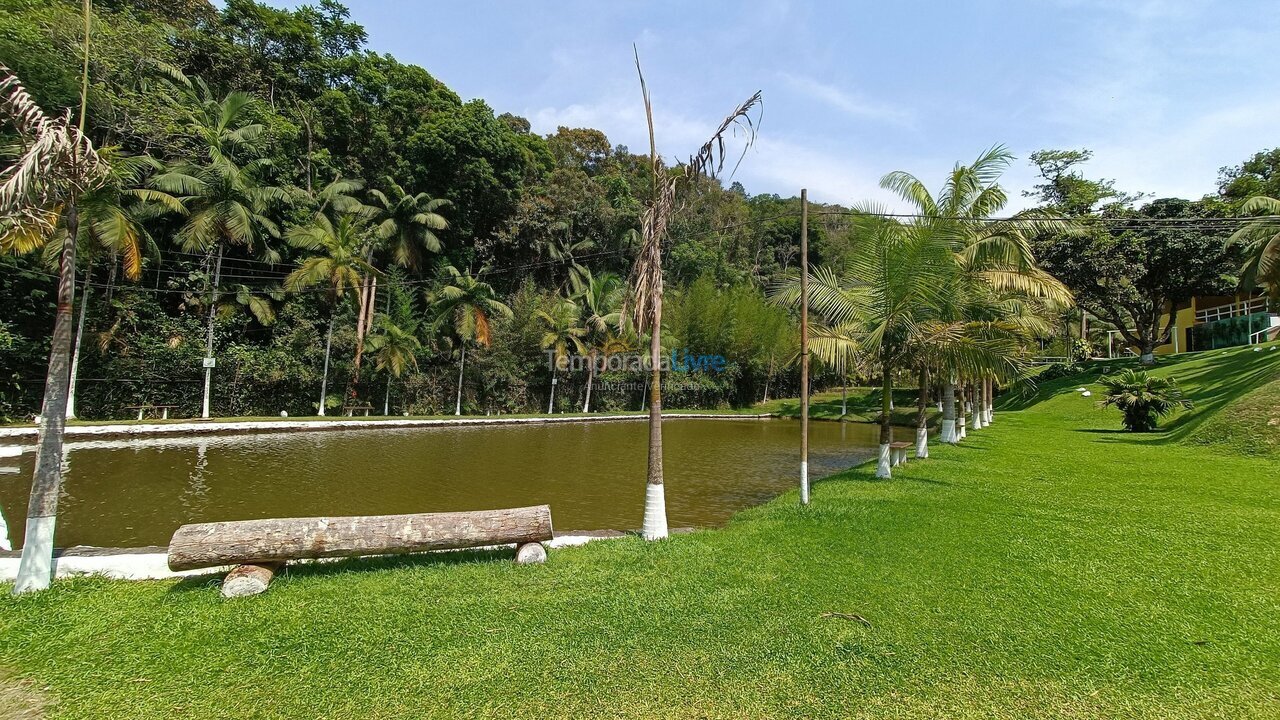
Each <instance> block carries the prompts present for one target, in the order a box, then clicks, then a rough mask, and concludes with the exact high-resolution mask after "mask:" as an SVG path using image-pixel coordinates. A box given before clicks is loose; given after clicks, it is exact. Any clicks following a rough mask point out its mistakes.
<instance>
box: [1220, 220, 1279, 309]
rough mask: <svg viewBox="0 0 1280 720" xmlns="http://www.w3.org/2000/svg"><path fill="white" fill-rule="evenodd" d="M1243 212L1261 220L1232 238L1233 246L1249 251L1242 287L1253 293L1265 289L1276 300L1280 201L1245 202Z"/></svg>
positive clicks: (1237, 232)
mask: <svg viewBox="0 0 1280 720" xmlns="http://www.w3.org/2000/svg"><path fill="white" fill-rule="evenodd" d="M1240 212H1241V213H1243V214H1245V215H1257V216H1259V217H1256V218H1255V219H1253V220H1252V221H1250V222H1248V223H1246V224H1245V225H1243V226H1241V227H1240V229H1239V230H1236V231H1235V232H1234V233H1232V235H1231V242H1232V243H1236V244H1240V245H1244V249H1245V258H1246V260H1245V263H1244V266H1243V267H1242V268H1241V270H1242V272H1241V274H1240V287H1241V288H1243V289H1247V290H1252V289H1253V288H1254V287H1256V286H1258V285H1262V286H1264V287H1266V288H1267V289H1268V291H1269V292H1270V293H1271V294H1272V295H1273V296H1275V295H1280V281H1278V278H1280V200H1277V199H1275V198H1270V197H1267V196H1265V195H1255V196H1254V197H1251V198H1249V199H1248V200H1246V201H1245V203H1244V205H1243V206H1241V208H1240Z"/></svg>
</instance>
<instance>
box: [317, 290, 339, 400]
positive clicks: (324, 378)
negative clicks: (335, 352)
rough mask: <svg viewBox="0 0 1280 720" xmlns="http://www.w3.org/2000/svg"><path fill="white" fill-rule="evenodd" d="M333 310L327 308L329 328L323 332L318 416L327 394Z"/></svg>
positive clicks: (331, 346)
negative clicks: (322, 359)
mask: <svg viewBox="0 0 1280 720" xmlns="http://www.w3.org/2000/svg"><path fill="white" fill-rule="evenodd" d="M335 312H336V310H335V309H333V308H330V309H329V329H328V330H327V331H325V334H324V373H323V374H321V375H320V417H324V405H325V399H326V398H327V397H328V394H329V350H330V349H332V348H333V316H334V314H335Z"/></svg>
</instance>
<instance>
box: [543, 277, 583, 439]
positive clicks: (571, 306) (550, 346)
mask: <svg viewBox="0 0 1280 720" xmlns="http://www.w3.org/2000/svg"><path fill="white" fill-rule="evenodd" d="M581 315H582V310H581V309H580V308H579V307H578V305H577V303H575V302H573V301H572V300H566V299H563V298H561V299H560V300H558V301H556V303H555V304H553V305H552V306H551V307H550V308H548V309H546V310H539V311H538V315H537V317H538V320H539V321H541V323H542V327H543V333H542V349H543V350H546V351H547V353H548V358H549V359H550V360H551V392H550V393H549V394H548V398H547V414H548V415H550V414H551V413H553V412H555V404H556V376H557V373H558V372H559V371H560V368H561V367H562V366H564V365H565V363H566V361H567V360H568V359H569V355H570V353H571V351H572V352H576V353H577V354H579V355H582V354H584V353H585V352H586V351H587V346H586V342H585V341H586V338H587V336H588V335H589V334H590V332H591V331H590V330H589V329H588V328H587V327H586V326H585V325H584V324H583V323H582V317H581Z"/></svg>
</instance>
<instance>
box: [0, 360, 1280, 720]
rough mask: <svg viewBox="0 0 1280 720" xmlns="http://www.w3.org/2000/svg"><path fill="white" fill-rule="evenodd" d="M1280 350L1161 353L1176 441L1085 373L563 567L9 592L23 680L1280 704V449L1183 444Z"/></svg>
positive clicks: (898, 712) (226, 699)
mask: <svg viewBox="0 0 1280 720" xmlns="http://www.w3.org/2000/svg"><path fill="white" fill-rule="evenodd" d="M1277 356H1280V352H1276V353H1271V354H1267V353H1250V352H1248V351H1247V350H1240V351H1228V352H1225V353H1224V352H1221V351H1219V352H1215V353H1210V354H1206V355H1199V356H1190V357H1188V358H1185V359H1180V360H1179V361H1177V362H1174V363H1170V364H1168V365H1165V366H1162V368H1161V370H1160V372H1171V373H1173V374H1174V375H1175V376H1176V377H1178V378H1179V380H1180V381H1182V383H1183V385H1184V386H1185V387H1186V389H1187V390H1188V391H1189V392H1190V393H1191V394H1192V395H1193V397H1195V398H1196V399H1197V401H1198V403H1199V408H1198V409H1197V410H1195V411H1192V412H1190V413H1185V414H1183V415H1182V416H1180V417H1178V418H1174V419H1173V420H1172V422H1171V423H1170V427H1169V429H1168V430H1166V431H1164V432H1161V433H1156V434H1152V435H1145V436H1134V435H1127V434H1124V433H1120V432H1118V431H1117V429H1118V427H1119V417H1118V414H1117V413H1116V412H1115V411H1104V410H1099V409H1098V408H1097V407H1096V402H1095V401H1096V400H1097V399H1098V396H1099V393H1098V392H1097V388H1096V386H1094V389H1095V393H1094V397H1093V398H1083V397H1080V396H1079V395H1078V394H1076V393H1075V392H1073V390H1074V388H1075V387H1077V386H1078V385H1079V384H1080V382H1081V381H1080V380H1079V379H1077V378H1067V379H1064V380H1060V381H1057V382H1055V383H1045V384H1043V385H1042V386H1041V387H1040V396H1039V398H1038V401H1037V402H1035V403H1034V404H1031V405H1029V406H1027V407H1025V408H1024V409H1021V410H1018V411H1003V412H999V413H997V417H996V423H995V424H994V425H993V426H992V427H990V428H987V429H984V430H981V431H978V432H976V433H972V434H971V435H970V436H969V439H968V440H966V441H965V442H964V443H963V444H962V445H960V446H958V447H954V448H944V447H937V446H936V445H935V447H934V448H933V451H932V452H933V457H932V458H931V459H930V460H928V461H912V462H910V463H909V464H908V465H906V466H905V467H902V468H897V469H896V470H895V474H894V477H893V479H891V480H887V481H879V480H875V479H874V478H873V477H872V475H871V468H869V467H859V468H854V469H852V470H849V471H848V472H845V473H842V474H840V475H838V476H836V477H833V478H830V479H828V480H825V481H823V482H819V483H818V484H817V485H816V486H815V488H814V493H813V503H812V505H811V506H809V507H807V508H801V507H799V506H798V504H797V496H796V494H795V493H792V494H789V495H786V496H783V497H781V498H779V499H778V500H776V501H775V502H772V503H770V504H767V505H765V506H762V507H759V508H755V509H752V510H749V511H747V512H744V513H742V514H741V515H740V516H739V517H738V518H736V519H735V521H734V522H732V523H731V524H730V525H729V526H728V527H727V528H725V529H723V530H714V531H703V532H697V533H692V534H689V535H681V536H676V537H673V538H671V539H669V540H667V541H664V542H659V543H652V544H646V543H644V542H642V541H640V540H639V539H624V540H612V541H602V542H597V543H593V544H591V545H588V546H585V547H581V548H575V549H563V550H555V551H553V552H552V553H551V559H550V561H549V562H548V564H546V565H545V566H537V567H516V566H514V565H513V564H512V563H510V561H509V556H510V553H509V552H507V553H499V552H493V553H458V554H453V555H449V556H436V557H430V558H424V557H417V558H401V559H392V560H375V561H363V562H350V563H343V564H339V565H332V566H325V567H307V568H302V569H296V570H294V571H292V572H291V573H289V574H288V576H286V577H284V578H283V579H282V580H279V581H277V582H276V583H275V584H273V586H272V588H271V589H270V591H268V592H267V593H266V594H264V595H262V596H259V597H256V598H251V599H246V600H241V601H236V602H226V601H223V600H222V599H221V598H220V597H219V595H218V592H217V588H216V581H213V580H205V581H185V582H146V583H126V582H112V581H105V580H95V579H83V580H75V581H59V582H58V583H57V584H56V586H55V588H54V589H52V590H51V591H49V592H46V593H43V594H39V595H35V596H27V597H22V598H17V599H12V598H9V597H8V596H7V592H6V593H5V597H4V599H2V600H0V670H3V672H0V677H5V676H7V677H9V678H11V679H13V680H15V681H16V680H25V681H27V685H26V686H25V687H26V688H28V689H29V690H30V691H31V692H38V693H39V694H40V696H41V697H42V699H43V701H44V703H45V705H44V712H45V713H46V714H48V715H49V716H52V717H82V718H106V717H110V718H134V717H137V718H172V717H263V718H276V717H307V718H311V717H361V718H365V717H368V718H436V717H439V718H446V717H494V718H581V717H593V718H594V717H606V718H743V717H753V718H755V717H763V718H809V717H813V718H836V717H840V718H844V717H853V718H939V717H946V718H1031V717H1034V718H1042V717H1043V718H1094V717H1107V718H1139V717H1140V718H1205V717H1210V718H1243V717H1259V718H1263V717H1280V461H1277V460H1275V459H1272V458H1267V457H1262V458H1259V457H1243V456H1241V455H1239V454H1238V453H1234V452H1223V451H1221V450H1219V449H1215V448H1210V447H1205V446H1200V445H1195V444H1190V443H1187V442H1183V440H1184V439H1185V438H1186V437H1187V436H1188V435H1190V434H1192V433H1194V432H1195V431H1196V430H1197V428H1203V427H1206V425H1205V424H1204V423H1205V418H1206V416H1205V415H1203V414H1204V413H1209V414H1212V413H1214V412H1220V411H1222V410H1223V409H1224V408H1227V407H1229V406H1230V403H1232V402H1233V401H1235V400H1237V399H1238V398H1240V397H1242V396H1244V395H1245V394H1247V393H1248V392H1249V391H1250V390H1252V389H1253V388H1255V387H1259V386H1261V385H1263V384H1265V383H1266V382H1267V381H1269V380H1270V379H1273V378H1274V377H1275V376H1276V374H1277V372H1278V371H1280V357H1277ZM672 431H675V428H674V426H673V430H672ZM601 461H602V462H603V461H606V459H604V458H602V459H601ZM743 462H750V458H743ZM726 477H727V478H731V477H732V472H731V471H729V472H727V473H726ZM638 481H639V479H638ZM726 482H731V479H727V480H726ZM829 613H840V615H829ZM32 681H34V682H32Z"/></svg>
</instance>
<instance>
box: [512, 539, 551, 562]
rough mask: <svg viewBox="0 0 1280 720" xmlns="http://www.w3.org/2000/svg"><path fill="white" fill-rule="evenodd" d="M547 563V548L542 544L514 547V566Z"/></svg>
mask: <svg viewBox="0 0 1280 720" xmlns="http://www.w3.org/2000/svg"><path fill="white" fill-rule="evenodd" d="M546 561H547V548H546V546H545V545H543V544H542V543H524V544H522V545H519V546H517V547H516V564H518V565H534V564H539V563H544V562H546Z"/></svg>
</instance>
